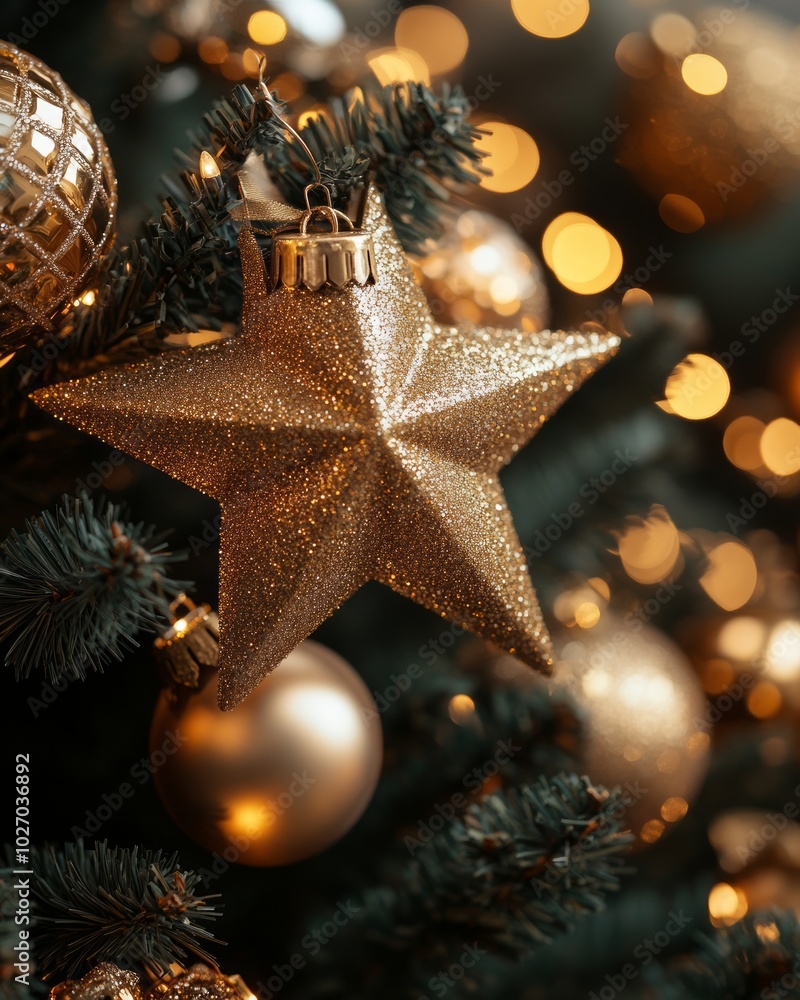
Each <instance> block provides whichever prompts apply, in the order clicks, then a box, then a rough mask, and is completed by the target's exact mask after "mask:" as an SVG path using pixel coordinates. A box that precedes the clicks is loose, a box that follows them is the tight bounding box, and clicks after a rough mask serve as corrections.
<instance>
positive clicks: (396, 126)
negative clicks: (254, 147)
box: [268, 83, 488, 253]
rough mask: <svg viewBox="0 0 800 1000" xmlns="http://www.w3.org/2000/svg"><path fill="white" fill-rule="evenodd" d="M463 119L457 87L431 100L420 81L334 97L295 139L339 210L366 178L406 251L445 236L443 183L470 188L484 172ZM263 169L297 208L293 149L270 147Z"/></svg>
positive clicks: (303, 170) (300, 168) (302, 170)
mask: <svg viewBox="0 0 800 1000" xmlns="http://www.w3.org/2000/svg"><path fill="white" fill-rule="evenodd" d="M468 115H469V107H468V103H467V99H466V97H465V95H464V93H463V91H462V90H461V88H460V87H450V86H449V85H447V84H445V85H444V87H443V90H442V96H441V97H436V96H435V95H434V94H433V93H431V91H430V90H429V89H428V88H427V87H426V86H425V85H424V84H422V83H408V84H403V85H398V86H394V87H385V88H383V89H382V90H381V91H379V92H377V93H369V92H368V93H367V94H366V96H360V95H359V96H353V95H347V96H346V97H345V98H344V99H339V100H334V101H332V102H331V104H330V108H329V113H328V114H327V115H324V116H321V117H319V118H314V119H311V120H310V121H309V122H308V124H307V125H306V126H305V128H304V129H303V130H302V131H301V135H302V136H303V139H304V140H305V142H306V143H307V144H308V146H309V147H310V149H311V151H312V152H313V153H314V157H315V159H316V160H317V162H318V163H319V164H320V172H321V173H322V177H323V182H324V183H325V184H326V185H327V186H328V188H329V190H330V191H331V194H332V196H333V198H334V199H335V201H336V202H337V203H338V205H339V207H344V205H345V204H346V201H347V197H348V195H349V192H350V191H351V190H352V188H353V187H357V186H359V185H360V184H361V183H362V181H363V177H364V175H365V174H366V173H367V171H369V172H370V173H371V174H372V176H373V178H374V180H375V182H376V183H377V185H378V187H379V188H380V189H381V191H382V192H383V194H384V197H385V199H386V208H387V210H388V212H389V216H390V218H391V220H392V224H393V225H394V227H395V230H396V232H397V235H398V236H399V237H400V240H401V242H402V243H403V246H404V247H405V249H406V250H407V251H409V252H412V253H413V252H418V251H420V250H421V249H422V247H423V245H424V243H425V242H426V240H429V239H433V238H436V237H437V236H440V235H441V234H442V232H443V231H444V228H445V223H446V215H445V213H444V212H443V209H444V208H445V205H446V203H447V201H448V200H449V197H450V195H449V192H448V185H450V186H459V187H463V186H464V185H468V184H476V183H477V182H478V181H479V180H480V178H481V176H482V175H484V174H486V173H488V171H486V170H485V169H483V168H481V167H480V160H481V158H482V156H483V154H482V153H481V152H479V150H478V149H477V147H476V140H477V139H478V138H479V136H480V130H479V129H477V128H476V127H475V126H474V125H471V124H470V123H469V121H468ZM268 166H270V167H271V168H272V169H273V171H274V172H275V176H276V180H277V182H278V184H279V185H280V187H281V189H282V190H283V191H284V193H285V194H286V196H287V197H288V198H289V199H290V200H291V201H292V202H294V203H295V204H301V203H302V189H303V187H304V186H305V185H306V184H307V183H308V181H309V170H308V164H307V163H306V162H305V161H304V160H303V159H302V157H301V156H300V155H299V151H298V149H297V147H296V146H293V145H291V144H289V143H284V144H283V145H278V146H276V147H275V150H274V152H273V154H272V157H271V161H269V160H268Z"/></svg>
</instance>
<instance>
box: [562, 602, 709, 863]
mask: <svg viewBox="0 0 800 1000" xmlns="http://www.w3.org/2000/svg"><path fill="white" fill-rule="evenodd" d="M556 682H557V683H559V684H563V685H566V686H567V687H568V689H569V690H570V691H571V692H572V694H573V696H574V697H575V699H576V700H577V702H578V704H579V705H580V706H582V707H583V708H584V709H585V712H586V716H585V720H584V724H585V730H586V732H585V757H584V765H585V767H586V772H587V774H588V775H589V777H590V778H591V779H592V780H593V781H596V782H598V783H600V784H603V785H608V786H609V787H613V786H614V785H621V786H622V790H623V801H625V802H626V814H625V815H626V822H627V823H628V824H629V826H630V827H631V829H632V830H633V832H634V834H636V835H637V837H638V838H639V840H640V841H643V842H645V843H652V842H653V841H655V840H658V839H659V838H660V837H661V836H662V834H664V833H665V832H666V830H667V829H668V828H669V826H670V825H671V824H672V823H675V822H677V821H678V820H680V819H682V818H683V817H684V816H685V815H686V812H687V811H688V808H689V803H690V802H691V800H692V797H693V795H694V793H695V792H696V790H697V788H698V786H699V785H700V782H701V781H702V779H703V776H704V774H705V771H706V766H707V751H708V746H709V736H708V729H709V728H710V726H709V725H708V724H707V718H706V703H705V698H704V695H703V692H702V689H701V687H700V684H699V682H698V680H697V678H696V676H695V674H694V672H693V670H692V668H691V665H690V664H689V661H688V660H687V659H686V657H685V656H684V655H683V653H682V652H681V650H680V649H678V647H677V646H676V645H675V644H674V643H673V642H671V641H670V640H669V639H668V638H667V637H666V636H665V635H663V634H662V633H661V632H658V631H657V630H656V629H654V628H651V627H650V626H647V625H643V624H642V622H641V621H639V620H638V619H637V620H636V621H635V623H634V625H633V626H629V625H624V624H623V623H622V622H621V621H614V620H613V619H611V620H610V621H608V622H607V623H605V624H602V625H598V626H595V628H593V629H591V631H590V632H588V633H586V632H583V633H582V635H581V637H580V639H577V638H576V639H570V640H568V641H567V642H566V644H565V645H564V647H563V650H562V659H561V662H560V663H559V665H558V667H557V671H556Z"/></svg>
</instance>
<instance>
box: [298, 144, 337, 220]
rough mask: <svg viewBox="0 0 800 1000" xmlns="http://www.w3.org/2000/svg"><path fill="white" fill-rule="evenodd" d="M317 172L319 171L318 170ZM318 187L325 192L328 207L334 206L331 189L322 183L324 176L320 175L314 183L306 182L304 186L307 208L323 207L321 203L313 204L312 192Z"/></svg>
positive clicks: (310, 209) (309, 209)
mask: <svg viewBox="0 0 800 1000" xmlns="http://www.w3.org/2000/svg"><path fill="white" fill-rule="evenodd" d="M304 145H305V143H304ZM306 148H308V147H306ZM316 165H317V164H316V160H315V161H314V166H316ZM317 173H319V171H317ZM317 188H319V189H320V190H321V191H322V192H323V193H324V195H325V207H327V208H333V201H332V200H331V189H330V188H329V187H328V185H327V184H323V183H322V178H321V177H320V178H319V179H317V180H315V181H314V183H313V184H306V186H305V187H304V188H303V196H304V197H305V199H306V209H307V210H308V211H309V212H310V211H312V210H313V209H314V208H320V207H322V206H319V205H312V204H311V198H310V195H311V192H312V191H314V190H316V189H317Z"/></svg>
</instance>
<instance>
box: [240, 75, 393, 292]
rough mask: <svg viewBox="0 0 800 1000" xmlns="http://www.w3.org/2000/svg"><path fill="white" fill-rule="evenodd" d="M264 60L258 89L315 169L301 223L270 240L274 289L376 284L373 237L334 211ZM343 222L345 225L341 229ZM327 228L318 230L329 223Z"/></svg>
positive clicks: (325, 185) (311, 154)
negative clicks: (316, 196)
mask: <svg viewBox="0 0 800 1000" xmlns="http://www.w3.org/2000/svg"><path fill="white" fill-rule="evenodd" d="M266 65H267V62H266V59H265V58H264V57H263V56H262V57H261V60H260V62H259V81H258V86H259V88H260V90H261V92H262V93H263V95H264V97H265V99H266V101H267V104H268V105H269V108H270V110H271V112H272V115H273V117H274V118H275V120H276V121H277V122H278V123H279V124H280V125H281V126H282V128H284V129H285V130H286V131H287V132H288V133H289V134H290V135H291V136H292V138H293V139H294V140H295V141H296V142H297V143H298V144H299V145H300V147H301V149H302V150H303V152H304V153H305V154H306V156H307V158H308V161H309V163H310V164H311V166H312V168H313V170H314V180H313V181H312V182H311V183H310V184H307V185H306V186H305V188H304V189H303V195H304V198H305V203H306V210H305V211H304V212H303V213H302V215H301V216H300V219H299V222H298V224H297V225H293V224H292V225H291V226H290V228H286V229H280V230H278V231H277V232H276V233H275V234H274V236H273V240H272V265H271V272H270V288H271V289H272V290H273V291H274V289H275V288H277V286H278V285H285V286H286V287H287V288H299V287H305V288H309V289H311V291H314V292H316V291H318V290H319V289H320V288H322V287H323V286H324V285H329V286H332V287H333V288H344V287H345V286H346V285H348V284H350V283H351V282H354V283H355V284H357V285H368V284H374V283H375V280H376V278H377V270H376V266H375V250H374V247H373V244H372V237H371V235H370V234H369V233H366V232H364V231H362V230H360V229H357V228H356V227H355V225H354V224H353V222H352V220H351V219H350V218H348V216H347V215H345V214H344V212H340V211H338V209H335V208H334V207H333V201H332V199H331V192H330V189H329V188H328V186H327V184H325V183H324V182H323V180H322V173H321V172H320V169H319V164H318V163H317V160H316V157H315V156H314V154H313V152H312V151H311V149H310V148H309V146H308V144H307V143H306V142H305V140H304V139H303V137H302V136H301V135H300V133H299V132H298V131H297V129H295V128H294V127H293V126H292V125H290V124H289V122H287V121H286V120H285V119H284V118H282V117H281V115H280V113H279V105H278V103H277V101H276V100H275V98H274V97H273V96H272V93H271V91H270V89H269V87H268V86H267V82H266V79H265V77H264V73H265V70H266ZM313 191H321V192H322V193H323V196H324V198H325V204H323V205H312V204H311V194H312V192H313ZM340 223H343V224H344V226H345V227H346V228H345V230H342V229H341V228H340ZM326 224H327V226H328V227H329V228H328V229H327V230H326V229H321V228H319V227H320V226H324V225H326Z"/></svg>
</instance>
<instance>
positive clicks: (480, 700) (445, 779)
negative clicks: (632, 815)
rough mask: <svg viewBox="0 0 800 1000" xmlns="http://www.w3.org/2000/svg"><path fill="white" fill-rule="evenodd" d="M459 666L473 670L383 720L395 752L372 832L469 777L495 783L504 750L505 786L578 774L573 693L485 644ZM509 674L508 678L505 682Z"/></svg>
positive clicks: (428, 688)
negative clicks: (572, 771)
mask: <svg viewBox="0 0 800 1000" xmlns="http://www.w3.org/2000/svg"><path fill="white" fill-rule="evenodd" d="M461 659H462V660H465V661H466V660H468V662H462V663H461V664H460V665H458V666H457V667H454V668H453V669H452V671H451V672H446V668H444V667H442V668H439V669H437V671H436V672H435V673H430V674H428V675H426V676H425V677H424V678H423V679H421V680H419V681H418V682H417V683H416V685H415V686H414V688H413V689H412V690H411V691H410V692H409V693H408V694H407V696H406V697H405V698H404V699H402V702H400V703H398V705H397V707H396V709H395V710H393V711H392V712H387V713H385V714H384V716H383V719H384V726H385V728H386V729H387V733H388V734H389V735H390V736H391V741H392V745H393V747H394V748H395V749H394V751H393V755H392V760H391V761H390V762H389V763H388V766H387V767H386V769H385V772H384V775H383V778H382V780H381V783H380V785H379V787H378V789H377V792H376V798H375V804H376V808H374V809H372V810H370V814H369V817H370V819H371V821H372V823H373V824H374V826H378V824H380V826H381V827H385V826H387V825H389V824H391V825H392V829H396V828H397V826H399V825H400V824H401V823H402V822H403V820H404V819H405V818H407V817H408V815H410V814H414V813H415V812H419V811H420V810H423V809H425V807H426V806H430V803H432V802H435V801H437V799H438V798H439V797H440V796H441V795H445V796H447V797H449V796H450V794H451V793H452V789H453V788H457V789H463V788H464V787H465V777H467V778H468V777H470V776H474V777H475V779H476V781H480V782H482V781H484V780H491V779H492V778H493V777H494V775H495V774H496V773H497V766H496V762H495V760H494V758H495V755H496V754H497V752H498V750H499V749H500V748H504V747H505V748H508V752H506V753H504V754H503V757H504V761H503V779H504V781H505V784H506V785H522V784H526V783H528V782H531V781H533V780H535V778H536V777H538V776H539V775H542V774H555V773H557V772H558V771H564V770H569V769H571V768H573V767H575V766H576V764H577V761H578V757H579V754H580V749H581V748H580V744H581V738H582V730H583V725H582V720H581V713H580V710H579V709H578V706H577V705H576V704H575V702H574V700H573V699H572V697H571V695H570V694H569V692H568V691H566V690H565V689H563V688H556V689H554V690H553V691H550V690H549V688H548V685H547V684H545V683H542V682H541V680H540V679H539V678H537V677H535V676H534V675H533V674H532V673H531V672H530V671H529V670H528V669H527V668H526V667H523V666H522V665H521V664H517V663H515V661H513V660H512V659H511V657H508V656H504V657H501V658H498V657H497V655H496V654H493V653H492V652H491V651H489V650H488V649H487V648H486V646H485V645H484V644H483V643H482V642H474V643H471V644H469V645H468V646H467V648H466V650H465V652H464V653H463V654H462V657H461ZM505 669H508V670H509V674H510V675H509V676H507V677H504V676H501V675H502V674H503V671H504V670H505ZM453 699H455V700H453ZM464 702H466V706H467V707H466V709H465V715H464V717H463V718H459V717H458V716H457V718H458V723H457V724H456V723H455V722H454V720H453V716H452V715H451V712H456V713H457V712H458V711H459V705H463V704H464ZM471 784H473V785H474V784H475V783H474V782H471Z"/></svg>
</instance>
